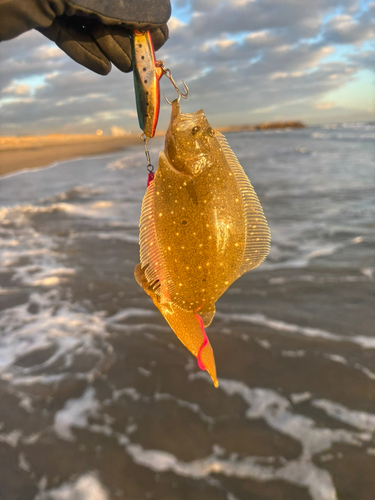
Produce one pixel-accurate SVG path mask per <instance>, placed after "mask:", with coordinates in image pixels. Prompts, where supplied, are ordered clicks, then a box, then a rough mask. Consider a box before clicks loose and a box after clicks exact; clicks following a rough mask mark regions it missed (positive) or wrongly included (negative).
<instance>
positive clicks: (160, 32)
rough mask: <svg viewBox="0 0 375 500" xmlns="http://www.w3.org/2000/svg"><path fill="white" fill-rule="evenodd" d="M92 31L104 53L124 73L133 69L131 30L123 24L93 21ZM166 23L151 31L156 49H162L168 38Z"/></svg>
mask: <svg viewBox="0 0 375 500" xmlns="http://www.w3.org/2000/svg"><path fill="white" fill-rule="evenodd" d="M90 32H91V36H92V38H93V39H94V40H95V41H96V43H97V45H98V46H99V47H100V49H101V51H102V52H103V54H105V55H106V56H107V58H108V59H109V60H110V61H111V62H112V63H113V64H114V65H115V66H116V67H117V68H118V69H119V70H120V71H123V72H124V73H129V72H130V71H131V70H132V55H131V41H130V38H129V31H128V30H127V29H126V28H124V27H123V26H106V25H104V24H102V23H91V24H90ZM168 35H169V31H168V27H167V25H166V24H164V25H163V26H161V27H159V28H157V29H156V30H155V31H153V32H152V33H151V38H152V42H153V44H154V48H155V50H158V49H160V47H162V46H163V45H164V43H165V42H166V41H167V40H168Z"/></svg>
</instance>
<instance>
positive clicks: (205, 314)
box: [197, 305, 216, 328]
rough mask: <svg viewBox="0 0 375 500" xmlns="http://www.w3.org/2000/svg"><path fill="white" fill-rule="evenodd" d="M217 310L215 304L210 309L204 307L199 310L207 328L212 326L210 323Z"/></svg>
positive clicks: (198, 312)
mask: <svg viewBox="0 0 375 500" xmlns="http://www.w3.org/2000/svg"><path fill="white" fill-rule="evenodd" d="M215 312H216V309H215V306H214V305H213V306H212V307H211V309H209V310H205V309H204V308H202V309H201V310H200V311H197V314H199V316H200V317H201V318H202V320H203V324H204V326H205V327H206V328H207V327H208V326H210V324H211V323H212V320H213V319H214V316H215Z"/></svg>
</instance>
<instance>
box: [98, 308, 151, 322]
mask: <svg viewBox="0 0 375 500" xmlns="http://www.w3.org/2000/svg"><path fill="white" fill-rule="evenodd" d="M155 315H156V313H155V312H154V311H150V309H142V308H140V307H129V308H128V309H124V310H122V311H119V312H117V313H116V314H114V315H113V316H109V317H108V318H107V319H106V321H107V323H117V322H119V321H124V320H126V319H129V318H144V317H149V316H155Z"/></svg>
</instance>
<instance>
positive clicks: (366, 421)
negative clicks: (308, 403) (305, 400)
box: [312, 399, 375, 433]
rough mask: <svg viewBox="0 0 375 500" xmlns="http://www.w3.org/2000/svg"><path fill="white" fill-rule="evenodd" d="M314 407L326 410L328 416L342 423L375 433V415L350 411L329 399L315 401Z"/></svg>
mask: <svg viewBox="0 0 375 500" xmlns="http://www.w3.org/2000/svg"><path fill="white" fill-rule="evenodd" d="M312 405H313V406H315V407H316V408H320V409H322V410H324V411H325V412H326V413H327V415H329V416H330V417H333V418H335V419H336V420H339V421H340V422H345V423H346V424H349V425H351V426H353V427H355V428H357V429H359V430H362V431H368V432H371V433H374V432H375V414H372V413H366V412H363V411H355V410H350V409H349V408H347V407H346V406H344V405H341V404H339V403H332V401H329V400H327V399H315V400H314V401H313V402H312Z"/></svg>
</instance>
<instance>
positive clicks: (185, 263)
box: [135, 100, 270, 387]
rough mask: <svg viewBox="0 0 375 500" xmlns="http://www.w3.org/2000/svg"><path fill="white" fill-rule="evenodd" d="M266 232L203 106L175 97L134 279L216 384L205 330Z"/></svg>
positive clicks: (147, 202) (262, 253)
mask: <svg viewBox="0 0 375 500" xmlns="http://www.w3.org/2000/svg"><path fill="white" fill-rule="evenodd" d="M269 246H270V231H269V229H268V226H267V221H266V219H265V216H264V214H263V210H262V207H261V205H260V203H259V200H258V197H257V195H256V194H255V191H254V189H253V187H252V185H251V183H250V181H249V179H248V178H247V176H246V174H245V173H244V171H243V169H242V167H241V165H240V164H239V163H238V160H237V158H236V156H235V155H234V153H233V152H232V150H231V149H230V147H229V146H228V144H227V142H226V140H225V138H224V136H222V135H221V134H220V133H219V132H215V131H214V130H213V129H212V128H211V127H210V125H209V123H208V122H207V120H206V117H205V115H204V112H203V111H202V110H199V111H197V112H196V113H192V114H182V113H181V110H180V106H179V103H178V100H175V101H173V103H172V115H171V121H170V125H169V128H168V131H167V135H166V140H165V148H164V152H160V155H159V165H158V169H157V171H156V174H155V178H154V180H153V181H152V182H151V183H150V184H149V186H148V188H147V191H146V194H145V197H144V199H143V204H142V212H141V220H140V264H138V265H137V266H136V268H135V277H136V280H137V282H138V283H139V284H140V285H141V286H142V287H143V289H144V290H145V292H146V293H148V295H150V297H151V298H152V300H153V302H154V304H155V305H156V307H157V308H158V309H159V310H160V312H161V313H162V315H163V316H164V318H165V319H166V320H167V322H168V323H169V325H170V326H171V328H172V330H173V331H174V333H175V334H176V335H177V337H178V338H179V339H180V340H181V342H182V343H183V344H184V345H185V346H186V347H187V348H188V349H189V351H190V352H191V353H192V354H194V356H196V357H197V360H198V365H199V366H200V367H201V368H202V369H206V370H207V371H208V373H209V374H210V376H211V378H212V380H213V382H214V385H215V387H217V386H218V380H217V377H216V367H215V360H214V355H213V351H212V348H211V345H210V343H209V341H208V339H207V336H206V333H205V330H204V327H207V326H208V325H209V324H210V323H211V321H212V319H213V317H214V314H215V302H216V301H217V299H218V298H219V297H220V296H221V295H222V294H223V293H224V292H225V290H226V289H227V288H228V287H229V286H230V285H231V283H233V282H234V281H235V280H236V279H237V278H239V277H240V276H241V275H242V274H244V273H246V272H247V271H250V270H251V269H253V268H254V267H256V266H258V265H259V264H260V263H261V262H262V261H263V260H264V259H265V258H266V256H267V255H268V252H269Z"/></svg>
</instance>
